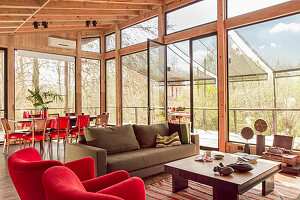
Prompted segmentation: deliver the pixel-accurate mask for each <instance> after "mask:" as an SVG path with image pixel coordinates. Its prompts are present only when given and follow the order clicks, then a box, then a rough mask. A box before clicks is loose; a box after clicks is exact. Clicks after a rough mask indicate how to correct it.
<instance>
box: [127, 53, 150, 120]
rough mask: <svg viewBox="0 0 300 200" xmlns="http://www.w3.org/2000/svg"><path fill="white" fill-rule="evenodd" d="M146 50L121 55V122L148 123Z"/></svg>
mask: <svg viewBox="0 0 300 200" xmlns="http://www.w3.org/2000/svg"><path fill="white" fill-rule="evenodd" d="M147 80H148V79H147V52H146V51H142V52H139V53H135V54H130V55H126V56H123V57H122V116H123V124H126V123H134V124H147V123H148V115H147V108H148V84H147Z"/></svg>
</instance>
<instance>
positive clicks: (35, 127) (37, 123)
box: [23, 118, 47, 152]
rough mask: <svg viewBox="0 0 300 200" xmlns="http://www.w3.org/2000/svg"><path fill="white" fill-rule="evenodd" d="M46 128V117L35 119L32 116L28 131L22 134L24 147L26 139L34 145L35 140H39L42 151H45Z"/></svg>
mask: <svg viewBox="0 0 300 200" xmlns="http://www.w3.org/2000/svg"><path fill="white" fill-rule="evenodd" d="M46 130H47V119H36V118H33V119H32V121H31V126H30V130H29V131H30V133H28V134H26V135H24V136H23V140H24V148H25V147H26V143H27V141H31V142H32V147H34V144H35V141H41V142H42V145H43V151H44V152H45V141H44V140H45V139H46Z"/></svg>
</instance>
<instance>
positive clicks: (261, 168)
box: [165, 151, 281, 186]
mask: <svg viewBox="0 0 300 200" xmlns="http://www.w3.org/2000/svg"><path fill="white" fill-rule="evenodd" d="M215 154H222V155H224V158H223V159H222V160H214V161H213V162H199V161H195V157H196V156H192V157H188V158H184V159H181V160H177V161H174V162H170V163H167V164H165V170H166V172H168V173H171V174H173V175H178V176H182V175H184V177H185V178H187V179H190V180H194V181H197V182H201V183H204V184H208V185H213V184H214V183H211V184H209V183H210V182H215V181H217V182H227V183H231V184H234V185H238V186H241V185H244V184H251V183H254V182H256V181H259V179H262V178H264V177H266V176H268V175H271V174H272V173H273V174H274V173H277V172H278V171H279V170H280V169H281V163H280V162H274V161H270V160H264V159H258V160H257V164H253V166H254V169H253V170H251V171H249V172H246V173H242V172H234V173H232V174H231V175H229V176H222V175H220V174H219V173H217V172H214V171H213V168H214V167H215V166H217V165H219V163H221V162H222V163H223V164H224V165H228V164H231V163H234V162H236V161H237V158H238V157H239V156H238V155H234V154H229V153H221V152H215V151H213V152H212V156H213V155H215ZM189 176H191V177H190V178H189ZM195 179H196V180H195ZM197 179H198V180H197Z"/></svg>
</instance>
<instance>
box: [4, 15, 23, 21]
mask: <svg viewBox="0 0 300 200" xmlns="http://www.w3.org/2000/svg"><path fill="white" fill-rule="evenodd" d="M27 18H28V17H26V16H6V15H5V16H0V21H4V22H24V21H26V19H27Z"/></svg>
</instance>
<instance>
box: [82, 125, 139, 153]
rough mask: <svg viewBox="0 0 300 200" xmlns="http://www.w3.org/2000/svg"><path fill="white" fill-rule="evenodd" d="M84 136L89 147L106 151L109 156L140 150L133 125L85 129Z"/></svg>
mask: <svg viewBox="0 0 300 200" xmlns="http://www.w3.org/2000/svg"><path fill="white" fill-rule="evenodd" d="M84 136H85V139H86V143H87V144H88V145H90V146H94V147H99V148H102V149H106V152H107V154H108V155H110V154H116V153H121V152H126V151H133V150H137V149H140V146H139V143H138V141H137V140H136V137H135V135H134V132H133V128H132V126H131V125H124V126H116V127H108V128H85V129H84Z"/></svg>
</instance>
